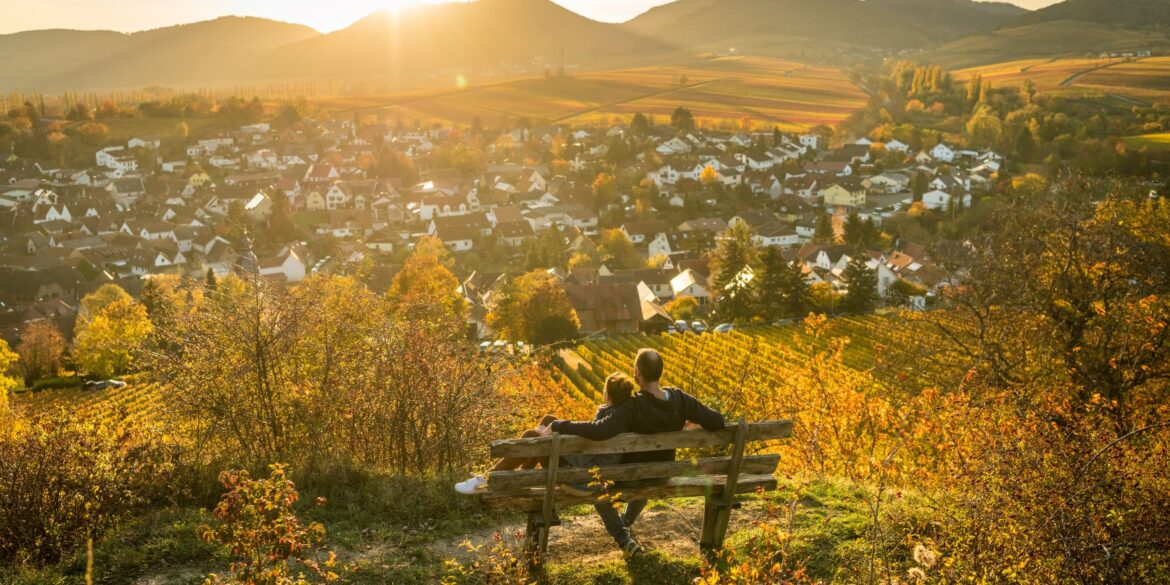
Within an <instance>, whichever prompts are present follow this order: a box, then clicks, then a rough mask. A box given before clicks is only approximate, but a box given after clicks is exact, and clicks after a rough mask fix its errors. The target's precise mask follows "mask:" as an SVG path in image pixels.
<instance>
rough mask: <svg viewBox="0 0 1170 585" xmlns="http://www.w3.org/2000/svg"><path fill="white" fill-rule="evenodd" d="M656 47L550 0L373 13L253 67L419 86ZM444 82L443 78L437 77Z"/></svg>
mask: <svg viewBox="0 0 1170 585" xmlns="http://www.w3.org/2000/svg"><path fill="white" fill-rule="evenodd" d="M657 48H660V47H659V44H658V43H656V42H654V41H651V40H647V39H644V38H642V37H640V36H638V35H635V34H632V33H630V32H627V31H624V30H622V29H620V28H617V27H615V26H612V25H607V24H603V23H600V22H595V21H592V20H589V19H587V18H585V17H583V16H581V15H579V14H577V13H575V12H572V11H570V10H567V9H565V8H562V7H561V6H559V5H557V4H555V3H553V2H551V1H550V0H480V1H478V2H470V3H451V4H437V5H421V6H413V7H409V8H403V9H401V10H398V11H385V12H379V13H375V14H373V15H370V16H368V17H366V18H364V19H362V20H359V21H358V22H356V23H354V24H353V25H352V26H350V27H348V28H346V29H343V30H340V31H337V32H334V33H330V34H327V35H322V36H319V37H315V38H312V39H307V40H304V41H301V42H299V43H295V44H293V45H290V46H287V47H283V48H281V49H280V50H277V51H275V52H273V53H272V54H270V55H268V56H267V58H265V59H264V60H263V61H261V62H260V63H259V64H258V66H257V67H256V68H254V69H253V75H254V77H255V78H258V79H287V78H301V77H312V78H330V79H347V78H362V79H374V80H390V81H402V82H407V83H409V82H410V81H418V80H421V79H427V78H432V77H434V76H436V74H437V73H451V74H452V75H450V76H446V77H445V78H446V79H452V78H453V77H454V74H458V73H469V72H472V71H476V70H480V71H482V70H485V69H486V70H491V71H494V72H496V73H507V72H516V71H537V70H539V71H543V70H544V69H545V68H556V67H557V66H559V65H560V63H561V59H562V56H563V58H564V59H565V61H566V62H569V63H574V64H583V63H592V62H596V61H598V60H601V59H606V58H611V57H617V56H622V55H629V54H636V53H640V52H643V51H648V50H654V49H657ZM440 77H441V76H440Z"/></svg>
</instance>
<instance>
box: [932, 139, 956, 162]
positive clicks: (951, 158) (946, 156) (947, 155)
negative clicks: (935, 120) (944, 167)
mask: <svg viewBox="0 0 1170 585" xmlns="http://www.w3.org/2000/svg"><path fill="white" fill-rule="evenodd" d="M957 155H958V153H957V152H956V151H955V149H954V148H952V147H951V146H950V145H949V144H947V143H945V142H940V143H938V144H937V145H935V147H934V148H932V149H930V156H931V158H933V159H934V160H936V161H941V162H945V163H948V164H949V163H953V162H955V157H956V156H957Z"/></svg>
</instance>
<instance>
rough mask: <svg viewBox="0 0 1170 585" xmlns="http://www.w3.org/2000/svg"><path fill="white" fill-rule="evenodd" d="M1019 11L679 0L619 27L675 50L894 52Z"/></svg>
mask: <svg viewBox="0 0 1170 585" xmlns="http://www.w3.org/2000/svg"><path fill="white" fill-rule="evenodd" d="M1023 13H1024V10H1023V9H1020V8H1017V7H1014V6H1011V5H1005V4H984V3H978V2H972V1H970V0H867V1H861V0H679V1H677V2H674V3H671V4H667V5H664V6H660V7H658V8H654V9H652V10H650V11H648V12H646V13H645V14H643V15H641V16H639V17H637V18H635V19H633V20H631V21H630V22H628V23H626V24H625V25H624V27H625V28H626V29H627V30H629V31H632V32H635V33H638V34H641V35H645V36H648V37H650V38H654V39H657V40H659V41H661V42H663V43H667V44H673V45H676V46H677V45H703V44H707V43H724V44H742V42H751V41H755V42H757V43H758V41H759V40H760V38H768V39H775V40H776V41H782V40H784V39H786V38H791V37H801V38H810V39H817V40H820V41H824V40H828V41H834V42H838V43H846V44H851V45H857V46H866V47H882V48H896V47H922V46H927V45H930V44H933V43H935V42H939V41H945V40H950V39H954V38H957V37H960V36H963V35H966V34H971V33H973V32H976V31H984V30H990V29H992V28H995V27H996V26H1000V25H1002V24H1005V23H1008V22H1010V21H1011V20H1012V19H1014V18H1015V17H1017V16H1019V15H1020V14H1023Z"/></svg>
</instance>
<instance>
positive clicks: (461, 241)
mask: <svg viewBox="0 0 1170 585" xmlns="http://www.w3.org/2000/svg"><path fill="white" fill-rule="evenodd" d="M435 237H437V238H439V240H440V241H442V242H443V245H444V246H446V247H447V249H448V250H451V251H452V252H468V251H470V250H471V249H472V248H474V247H475V240H476V238H478V237H479V232H478V231H477V230H476V229H475V228H474V227H472V226H471V225H467V224H462V225H461V224H442V225H438V226H436V228H435Z"/></svg>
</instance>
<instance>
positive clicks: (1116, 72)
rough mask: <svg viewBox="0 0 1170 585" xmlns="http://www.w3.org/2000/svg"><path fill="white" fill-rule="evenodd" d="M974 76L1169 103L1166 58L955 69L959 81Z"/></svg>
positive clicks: (1072, 92)
mask: <svg viewBox="0 0 1170 585" xmlns="http://www.w3.org/2000/svg"><path fill="white" fill-rule="evenodd" d="M974 75H981V76H983V79H985V80H987V81H990V82H991V83H992V84H993V85H997V86H1009V85H1010V86H1019V85H1020V84H1022V83H1023V82H1024V80H1026V79H1027V80H1031V81H1032V83H1033V84H1035V86H1036V89H1037V90H1040V91H1042V92H1053V93H1060V94H1062V95H1069V96H1119V97H1120V98H1123V99H1125V100H1136V101H1138V102H1148V103H1170V57H1149V58H1144V59H1133V60H1127V59H1072V58H1069V59H1063V58H1058V59H1025V60H1020V61H1009V62H1006V63H997V64H994V65H984V66H981V67H971V68H968V69H961V70H959V71H956V72H955V77H956V78H957V79H959V80H967V79H969V78H971V77H972V76H974ZM1131 105H1132V104H1131Z"/></svg>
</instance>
